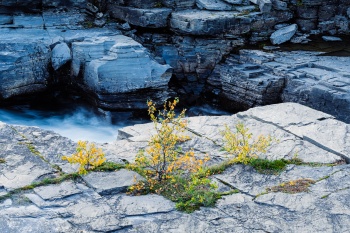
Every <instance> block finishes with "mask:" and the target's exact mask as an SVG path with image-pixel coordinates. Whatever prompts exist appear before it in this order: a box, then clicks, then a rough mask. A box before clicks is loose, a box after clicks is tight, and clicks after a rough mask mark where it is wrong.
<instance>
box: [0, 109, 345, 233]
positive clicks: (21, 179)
mask: <svg viewBox="0 0 350 233" xmlns="http://www.w3.org/2000/svg"><path fill="white" fill-rule="evenodd" d="M188 120H189V121H188V122H189V125H188V127H189V129H191V132H187V133H188V135H189V136H190V137H191V139H190V140H187V141H186V142H183V143H181V147H182V148H183V150H184V151H186V150H188V149H189V148H193V149H194V150H195V151H198V152H200V153H198V155H200V154H201V153H203V154H208V155H209V156H210V157H211V161H210V163H211V164H216V163H218V162H221V161H223V160H225V159H227V158H228V156H232V155H229V154H227V153H226V152H224V151H222V146H221V145H222V143H223V141H222V133H221V132H222V130H223V129H224V128H225V125H227V127H229V128H231V129H232V130H234V129H235V125H236V124H237V123H238V122H243V123H244V125H245V126H246V127H248V128H249V132H251V133H252V134H253V138H255V137H258V136H259V135H268V134H270V135H271V136H272V137H273V138H275V139H277V140H274V141H273V143H272V145H271V147H269V148H268V151H267V153H266V154H263V155H259V157H260V158H267V159H269V160H276V159H292V158H295V157H297V158H299V159H301V160H302V161H304V162H309V163H310V164H304V165H292V164H291V165H288V166H287V168H286V169H285V170H284V171H282V172H281V173H280V174H262V173H258V172H257V171H256V170H255V169H254V168H252V167H251V166H248V165H243V164H234V165H232V166H230V167H229V168H227V169H226V170H225V171H224V172H222V173H221V174H217V175H214V176H211V177H210V179H211V180H213V182H215V183H216V184H217V185H218V187H219V190H221V191H224V190H225V191H234V190H236V191H238V193H234V194H230V195H225V196H223V197H222V199H220V200H218V202H217V203H216V204H215V206H213V207H210V208H201V209H200V210H198V211H195V212H193V213H191V214H187V213H183V212H179V211H177V210H176V209H175V203H173V202H171V201H170V200H168V199H165V198H164V197H162V196H159V195H155V194H148V195H142V196H131V195H127V194H126V193H125V192H126V190H125V189H126V187H127V186H128V185H132V184H135V183H136V182H137V181H139V180H142V179H143V178H142V177H141V176H140V175H138V174H136V173H135V172H133V171H128V170H125V169H121V170H118V171H111V172H90V173H89V174H88V175H86V176H83V177H82V179H75V180H67V181H64V182H61V183H59V184H51V185H44V186H40V187H36V188H34V189H32V190H26V191H19V192H18V193H17V194H16V195H12V196H11V197H9V198H1V200H0V232H6V233H7V232H9V233H12V232H35V233H47V232H54V233H56V232H57V233H58V232H60V233H62V232H106V233H107V232H118V231H121V232H126V233H128V232H130V233H131V232H149V233H153V232H159V233H160V232H179V233H182V232H193V233H212V232H232V229H234V231H235V232H236V231H237V232H256V229H259V230H262V231H264V232H330V233H331V232H347V230H348V229H349V228H350V221H349V220H350V213H349V209H350V203H349V201H348V199H349V197H350V188H349V187H350V180H349V175H350V165H349V164H345V163H344V160H346V161H348V162H349V161H350V156H349V155H350V141H349V140H347V138H348V132H349V131H350V125H348V124H345V123H343V122H340V121H337V120H335V119H334V117H332V116H330V115H328V114H325V113H322V112H319V111H316V110H314V109H311V108H308V107H306V106H302V105H300V104H296V103H283V104H276V105H270V106H264V107H257V108H253V109H250V110H248V111H246V112H241V113H239V114H237V115H231V116H215V117H208V116H201V117H192V118H189V119H188ZM154 131H155V129H154V125H153V124H151V123H150V124H142V125H134V126H129V127H125V128H123V129H120V131H119V135H121V136H122V137H123V138H124V139H122V140H117V141H115V142H114V143H111V144H107V143H104V144H102V145H98V146H99V147H102V148H103V149H104V151H105V152H106V158H107V161H113V162H118V163H121V161H122V160H124V161H125V160H126V161H128V162H133V161H134V159H135V155H136V154H137V150H138V149H144V148H145V147H147V140H148V139H149V138H150V136H151V135H152V134H153V133H154ZM29 148H31V149H29ZM34 152H35V153H34ZM74 152H75V143H73V142H72V141H70V140H69V139H67V138H64V137H61V136H60V135H58V134H56V133H54V132H51V131H46V130H42V129H39V128H36V127H25V126H12V125H7V124H4V123H1V122H0V158H1V159H4V160H5V163H0V171H1V172H0V197H3V195H6V194H8V193H9V192H10V191H11V190H13V189H15V188H20V187H24V186H27V185H30V184H31V183H32V182H33V181H42V180H43V179H44V178H47V177H56V176H58V175H59V174H61V170H63V171H64V172H69V173H73V172H75V171H76V170H77V167H76V166H72V165H70V164H68V162H67V161H63V160H61V157H62V155H69V154H71V153H74ZM315 164H317V165H318V166H315ZM331 164H332V166H330V165H331ZM134 177H135V178H134ZM299 179H311V180H313V181H314V182H313V184H310V186H309V187H308V189H309V191H308V192H299V193H295V194H290V193H285V192H266V190H267V189H268V188H271V187H273V186H278V185H281V184H283V183H286V182H296V183H297V181H298V180H299ZM282 186H283V185H282ZM233 189H234V190H233ZM213 223H215V224H213ZM159 229H160V230H159Z"/></svg>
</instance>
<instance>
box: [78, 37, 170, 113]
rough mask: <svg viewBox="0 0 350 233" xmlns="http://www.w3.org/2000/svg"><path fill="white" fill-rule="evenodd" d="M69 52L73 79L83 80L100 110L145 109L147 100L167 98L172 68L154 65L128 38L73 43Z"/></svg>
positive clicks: (95, 39) (137, 45)
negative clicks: (79, 78) (79, 77)
mask: <svg viewBox="0 0 350 233" xmlns="http://www.w3.org/2000/svg"><path fill="white" fill-rule="evenodd" d="M72 52H73V61H72V71H73V75H74V76H78V75H81V76H82V77H83V83H82V85H83V86H84V88H86V89H87V90H89V91H90V92H91V93H93V95H95V96H97V98H96V101H97V102H98V105H99V106H102V107H105V108H124V109H127V108H139V107H140V108H145V107H146V106H145V104H144V100H145V99H147V98H152V99H154V100H155V101H156V102H158V103H161V102H163V101H164V100H165V99H167V98H168V97H169V93H168V92H167V86H168V82H169V80H170V77H171V67H170V66H169V65H160V64H159V63H157V62H156V61H155V60H153V59H152V58H151V57H150V55H149V54H148V52H147V50H146V49H145V48H144V47H143V46H142V45H140V44H139V43H137V42H136V41H134V40H133V39H131V38H128V37H125V36H112V37H99V38H94V39H88V40H85V41H83V42H74V43H73V44H72ZM141 93H143V94H141ZM136 95H138V96H136Z"/></svg>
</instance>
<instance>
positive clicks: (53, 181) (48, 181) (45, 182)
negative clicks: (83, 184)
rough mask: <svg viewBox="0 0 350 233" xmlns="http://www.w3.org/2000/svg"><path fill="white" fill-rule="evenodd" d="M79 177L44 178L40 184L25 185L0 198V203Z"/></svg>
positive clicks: (74, 175) (75, 174) (76, 175)
mask: <svg viewBox="0 0 350 233" xmlns="http://www.w3.org/2000/svg"><path fill="white" fill-rule="evenodd" d="M79 177H80V176H79V174H78V173H71V174H63V175H61V176H59V177H55V178H45V179H43V180H42V181H40V182H33V183H32V184H30V185H26V186H24V187H21V188H17V189H14V190H11V191H10V192H9V193H7V194H6V195H3V196H0V202H1V201H3V200H5V199H7V198H10V197H11V196H12V195H14V194H17V193H20V192H22V191H27V190H32V189H34V188H36V187H39V186H46V185H50V184H60V183H62V182H63V181H66V180H75V179H77V178H79Z"/></svg>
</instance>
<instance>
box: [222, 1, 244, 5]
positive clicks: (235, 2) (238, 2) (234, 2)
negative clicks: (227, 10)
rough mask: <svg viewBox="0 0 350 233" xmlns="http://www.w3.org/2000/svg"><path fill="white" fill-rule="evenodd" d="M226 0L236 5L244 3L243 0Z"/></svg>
mask: <svg viewBox="0 0 350 233" xmlns="http://www.w3.org/2000/svg"><path fill="white" fill-rule="evenodd" d="M224 1H225V2H228V3H231V4H234V5H240V4H242V3H243V0H224Z"/></svg>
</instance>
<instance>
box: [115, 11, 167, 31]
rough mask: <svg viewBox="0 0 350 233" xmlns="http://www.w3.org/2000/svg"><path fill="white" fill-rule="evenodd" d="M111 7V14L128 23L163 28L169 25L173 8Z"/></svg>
mask: <svg viewBox="0 0 350 233" xmlns="http://www.w3.org/2000/svg"><path fill="white" fill-rule="evenodd" d="M110 8H111V10H112V11H111V16H112V17H114V18H117V19H120V20H125V21H127V22H128V23H130V24H132V25H135V26H140V27H148V28H162V27H166V26H167V25H168V18H169V15H170V13H171V9H168V8H154V9H153V8H152V9H138V8H133V7H121V6H113V7H110Z"/></svg>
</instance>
